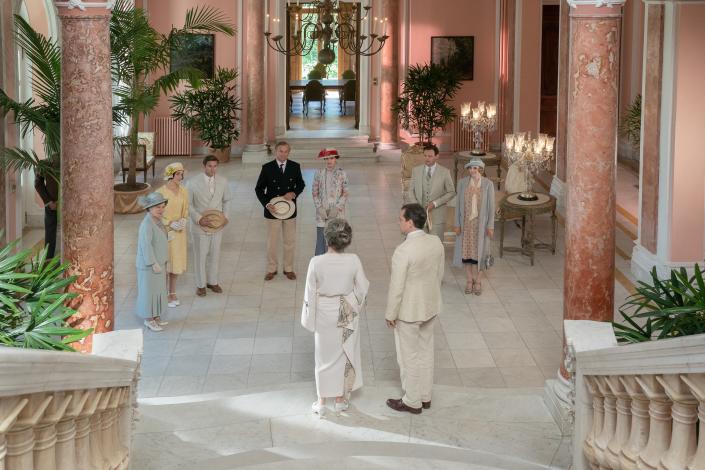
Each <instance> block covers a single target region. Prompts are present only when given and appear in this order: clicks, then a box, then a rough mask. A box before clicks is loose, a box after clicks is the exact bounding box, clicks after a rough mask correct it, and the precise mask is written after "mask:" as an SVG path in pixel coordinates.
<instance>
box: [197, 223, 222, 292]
mask: <svg viewBox="0 0 705 470" xmlns="http://www.w3.org/2000/svg"><path fill="white" fill-rule="evenodd" d="M191 234H192V236H193V237H192V238H193V265H194V271H195V274H196V287H198V288H199V289H200V288H203V287H206V284H210V285H215V284H218V263H219V261H220V242H221V241H222V239H223V231H222V230H221V231H219V232H216V233H214V234H212V235H206V234H200V233H194V232H191Z"/></svg>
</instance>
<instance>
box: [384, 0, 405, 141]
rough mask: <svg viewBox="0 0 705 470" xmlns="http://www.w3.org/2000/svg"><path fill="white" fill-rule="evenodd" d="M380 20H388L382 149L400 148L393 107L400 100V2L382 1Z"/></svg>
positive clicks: (397, 123)
mask: <svg viewBox="0 0 705 470" xmlns="http://www.w3.org/2000/svg"><path fill="white" fill-rule="evenodd" d="M379 17H380V18H387V19H388V21H389V24H388V25H387V35H388V36H389V39H387V43H386V44H385V45H384V48H383V49H382V52H380V54H381V56H382V57H381V61H382V74H381V80H380V132H379V141H380V147H381V148H398V147H399V120H398V117H397V114H396V113H394V112H392V106H393V105H394V104H395V103H396V102H397V99H398V98H399V40H400V38H399V34H400V32H401V28H400V27H399V18H400V15H399V0H382V8H381V9H380V13H379Z"/></svg>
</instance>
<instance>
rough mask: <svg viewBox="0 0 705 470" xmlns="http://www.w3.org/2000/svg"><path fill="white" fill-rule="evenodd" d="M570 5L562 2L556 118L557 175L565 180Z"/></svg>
mask: <svg viewBox="0 0 705 470" xmlns="http://www.w3.org/2000/svg"><path fill="white" fill-rule="evenodd" d="M569 11H570V6H569V5H568V3H567V2H561V5H560V21H559V23H558V24H559V26H558V28H559V29H558V103H557V108H558V116H557V119H556V177H557V178H558V179H559V180H561V181H565V166H566V150H567V148H568V145H567V130H568V129H567V127H568V65H569V62H570V60H569V59H570V18H569Z"/></svg>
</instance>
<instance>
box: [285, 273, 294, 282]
mask: <svg viewBox="0 0 705 470" xmlns="http://www.w3.org/2000/svg"><path fill="white" fill-rule="evenodd" d="M284 275H285V276H286V278H287V279H291V280H292V281H295V280H296V273H295V272H294V271H284Z"/></svg>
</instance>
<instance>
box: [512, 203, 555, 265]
mask: <svg viewBox="0 0 705 470" xmlns="http://www.w3.org/2000/svg"><path fill="white" fill-rule="evenodd" d="M519 194H520V193H513V194H510V195H509V196H507V197H505V198H504V199H503V200H502V202H501V203H500V209H501V210H500V216H499V257H500V258H501V257H502V255H503V254H504V251H505V250H506V251H508V252H512V251H515V252H519V253H521V254H523V255H527V256H528V257H529V258H531V266H533V265H534V251H535V249H537V248H548V249H550V250H551V253H552V254H554V255H555V254H556V198H555V197H553V196H551V195H550V194H545V193H537V196H538V197H539V198H538V200H536V201H522V200H520V199H519V197H518V196H519ZM545 213H550V214H551V243H550V244H548V243H535V241H534V217H536V216H537V215H539V214H545ZM516 217H521V248H519V247H507V248H504V222H505V221H506V220H507V219H510V218H516ZM527 218H528V224H527Z"/></svg>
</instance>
